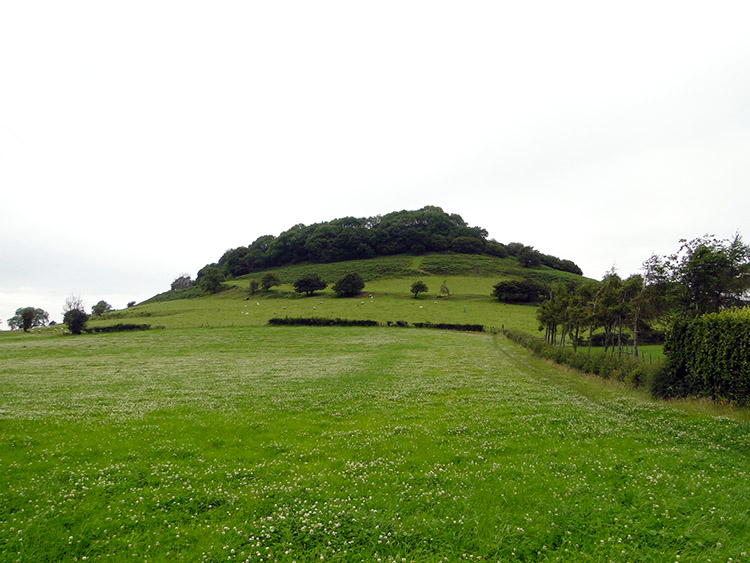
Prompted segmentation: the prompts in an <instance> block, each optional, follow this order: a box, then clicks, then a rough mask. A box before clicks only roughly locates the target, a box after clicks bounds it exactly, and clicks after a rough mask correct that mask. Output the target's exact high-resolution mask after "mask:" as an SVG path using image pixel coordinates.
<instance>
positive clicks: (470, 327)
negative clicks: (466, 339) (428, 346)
mask: <svg viewBox="0 0 750 563" xmlns="http://www.w3.org/2000/svg"><path fill="white" fill-rule="evenodd" d="M412 326H413V327H414V328H434V329H438V330H458V331H465V332H484V325H478V324H458V323H429V322H428V323H412Z"/></svg>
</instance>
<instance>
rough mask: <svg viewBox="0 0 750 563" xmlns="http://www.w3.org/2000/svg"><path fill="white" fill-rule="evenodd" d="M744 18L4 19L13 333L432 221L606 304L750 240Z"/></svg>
mask: <svg viewBox="0 0 750 563" xmlns="http://www.w3.org/2000/svg"><path fill="white" fill-rule="evenodd" d="M748 21H750V4H748V3H747V2H744V1H734V2H721V1H719V2H711V3H710V4H709V3H705V2H700V3H699V2H685V1H679V2H677V1H675V2H658V1H656V2H654V1H648V2H638V1H636V2H627V3H609V2H597V1H592V2H577V1H572V2H534V3H529V2H494V1H493V2H435V1H429V2H401V1H399V2H388V1H386V2H376V3H360V2H344V1H342V2H327V1H322V2H295V1H291V2H246V1H241V2H240V1H227V2H193V1H187V2H186V1H179V2H177V1H160V0H149V1H138V0H136V1H131V2H125V3H109V2H98V1H88V2H82V1H76V0H72V1H70V2H52V1H49V2H45V1H34V0H31V1H29V2H6V3H4V4H3V5H2V7H0V53H2V55H0V193H2V199H1V200H0V201H2V211H3V213H2V219H1V220H0V320H1V321H2V324H0V327H2V328H6V327H7V325H6V324H5V322H4V321H5V320H6V319H8V318H10V317H11V316H12V315H13V313H14V311H15V310H16V309H17V308H18V307H23V306H34V307H41V308H43V309H45V310H46V311H48V312H49V313H50V317H51V318H52V319H55V320H58V321H59V320H60V319H61V317H62V313H61V311H62V306H63V303H64V301H65V298H66V297H67V296H68V295H71V294H75V295H79V296H81V297H82V298H83V300H84V302H85V303H86V305H87V308H88V309H90V307H91V306H93V305H94V304H95V303H96V302H97V301H99V300H100V299H104V300H106V301H107V302H109V303H111V304H112V305H114V306H115V307H117V308H121V307H124V306H125V304H126V303H127V302H128V301H140V300H143V299H146V298H148V297H151V296H152V295H154V294H156V293H159V292H162V291H165V290H167V289H169V285H170V283H171V282H172V280H174V279H175V278H176V277H177V276H178V275H179V274H181V273H183V272H186V273H188V274H190V275H192V276H195V274H196V272H197V270H198V269H200V268H201V267H202V266H204V265H205V264H207V263H210V262H214V261H216V260H217V259H218V258H219V257H220V256H221V254H222V253H223V252H224V251H225V250H227V249H229V248H234V247H237V246H242V245H247V244H249V243H251V242H252V241H253V240H255V239H256V238H257V237H259V236H261V235H265V234H273V235H278V234H279V233H280V232H282V231H284V230H286V229H288V228H289V227H291V226H293V225H295V224H297V223H304V224H310V223H315V222H320V221H327V220H331V219H335V218H338V217H343V216H355V217H365V216H373V215H378V214H385V213H388V212H391V211H397V210H401V209H418V208H421V207H423V206H425V205H436V206H440V207H442V208H443V209H444V210H445V211H446V212H448V213H457V214H459V215H461V216H462V217H463V218H464V219H465V220H466V221H467V222H468V223H469V224H470V225H471V226H480V227H483V228H485V229H487V230H488V232H489V235H490V237H492V238H494V239H496V240H498V241H500V242H506V243H507V242H512V241H519V242H523V243H525V244H528V245H532V246H534V247H536V248H538V249H539V250H541V251H542V252H545V253H548V254H553V255H555V256H559V257H561V258H567V259H571V260H573V261H574V262H576V263H577V264H578V265H579V266H580V267H581V268H582V269H583V271H584V274H585V275H586V276H588V277H592V278H596V279H600V278H601V277H602V275H603V274H604V273H605V271H607V270H609V269H610V268H611V267H612V266H613V265H614V266H615V267H616V268H617V270H618V272H619V273H620V274H621V275H623V277H625V276H627V275H629V274H632V273H638V272H639V270H640V266H641V264H642V262H643V261H644V260H645V259H647V258H648V257H649V256H650V255H651V254H652V253H658V254H667V253H671V252H674V251H676V250H677V249H678V248H679V242H678V241H679V239H681V238H688V239H690V238H694V237H698V236H701V235H703V234H706V233H710V234H715V235H716V236H718V237H720V238H729V237H731V236H733V235H734V234H735V233H736V232H737V231H739V232H741V233H742V234H743V235H744V238H745V240H746V242H747V241H748V240H749V239H750V213H748V210H749V209H750V33H748V32H747V23H748Z"/></svg>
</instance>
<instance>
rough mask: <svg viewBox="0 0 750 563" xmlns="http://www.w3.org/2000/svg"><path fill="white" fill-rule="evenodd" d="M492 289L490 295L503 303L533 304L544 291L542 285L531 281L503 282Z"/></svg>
mask: <svg viewBox="0 0 750 563" xmlns="http://www.w3.org/2000/svg"><path fill="white" fill-rule="evenodd" d="M493 288H494V289H493V291H492V295H493V296H495V297H497V299H498V301H502V302H503V303H535V302H537V301H539V300H540V299H541V298H542V296H543V295H544V292H545V290H546V288H545V286H544V285H543V284H541V283H539V282H538V281H535V280H531V279H523V280H503V281H500V282H497V283H496V284H495V285H494V286H493Z"/></svg>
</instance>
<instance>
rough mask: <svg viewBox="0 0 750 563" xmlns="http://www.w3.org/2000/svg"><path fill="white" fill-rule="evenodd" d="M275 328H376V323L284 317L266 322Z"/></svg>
mask: <svg viewBox="0 0 750 563" xmlns="http://www.w3.org/2000/svg"><path fill="white" fill-rule="evenodd" d="M268 324H270V325H276V326H378V321H368V320H355V319H324V318H320V317H291V318H290V317H284V318H283V319H282V318H279V317H276V318H273V319H269V320H268Z"/></svg>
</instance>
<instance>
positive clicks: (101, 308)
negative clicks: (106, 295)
mask: <svg viewBox="0 0 750 563" xmlns="http://www.w3.org/2000/svg"><path fill="white" fill-rule="evenodd" d="M111 310H112V305H110V304H109V303H107V302H106V301H104V300H102V301H99V303H97V304H96V305H94V306H93V307H91V314H92V315H95V316H99V315H103V314H104V313H107V312H109V311H111Z"/></svg>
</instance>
